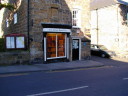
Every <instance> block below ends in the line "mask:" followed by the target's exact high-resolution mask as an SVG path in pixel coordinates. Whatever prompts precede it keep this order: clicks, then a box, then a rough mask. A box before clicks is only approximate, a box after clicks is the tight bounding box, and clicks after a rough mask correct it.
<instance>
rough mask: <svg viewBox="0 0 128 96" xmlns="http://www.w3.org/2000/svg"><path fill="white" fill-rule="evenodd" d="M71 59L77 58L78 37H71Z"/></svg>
mask: <svg viewBox="0 0 128 96" xmlns="http://www.w3.org/2000/svg"><path fill="white" fill-rule="evenodd" d="M72 59H73V60H79V39H73V44H72Z"/></svg>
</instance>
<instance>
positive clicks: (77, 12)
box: [72, 8, 81, 28]
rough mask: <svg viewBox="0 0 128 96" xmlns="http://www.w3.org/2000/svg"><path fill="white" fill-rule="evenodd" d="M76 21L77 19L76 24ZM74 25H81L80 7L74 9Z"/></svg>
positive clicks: (76, 26)
mask: <svg viewBox="0 0 128 96" xmlns="http://www.w3.org/2000/svg"><path fill="white" fill-rule="evenodd" d="M74 21H76V24H74ZM72 26H73V28H80V27H81V13H80V9H79V8H74V9H73V10H72Z"/></svg>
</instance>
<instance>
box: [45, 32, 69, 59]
mask: <svg viewBox="0 0 128 96" xmlns="http://www.w3.org/2000/svg"><path fill="white" fill-rule="evenodd" d="M56 40H57V35H56ZM46 42H47V41H46V37H45V38H44V45H45V47H44V58H45V59H44V60H45V61H46V60H50V59H57V58H66V56H67V44H66V43H67V34H65V55H64V56H59V57H57V53H56V57H48V58H47V56H46V53H47V50H46V46H47V45H46V44H47V43H46ZM56 43H58V42H57V41H56ZM56 52H57V44H56Z"/></svg>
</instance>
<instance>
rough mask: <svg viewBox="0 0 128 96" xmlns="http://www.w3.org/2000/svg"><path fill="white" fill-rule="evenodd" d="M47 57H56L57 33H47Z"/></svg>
mask: <svg viewBox="0 0 128 96" xmlns="http://www.w3.org/2000/svg"><path fill="white" fill-rule="evenodd" d="M46 37H47V57H48V58H51V57H56V34H54V33H53V34H52V33H49V34H47V36H46Z"/></svg>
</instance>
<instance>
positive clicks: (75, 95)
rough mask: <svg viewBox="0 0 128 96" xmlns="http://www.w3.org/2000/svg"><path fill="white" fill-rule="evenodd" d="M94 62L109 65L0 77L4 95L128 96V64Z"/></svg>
mask: <svg viewBox="0 0 128 96" xmlns="http://www.w3.org/2000/svg"><path fill="white" fill-rule="evenodd" d="M92 60H97V61H99V62H103V63H105V64H106V66H104V67H100V68H88V69H79V70H60V71H51V72H50V71H49V72H34V73H17V74H4V75H0V96H128V63H127V62H120V61H115V60H110V59H104V58H99V57H93V58H92Z"/></svg>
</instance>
